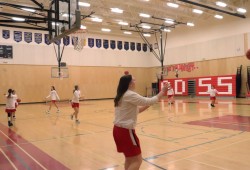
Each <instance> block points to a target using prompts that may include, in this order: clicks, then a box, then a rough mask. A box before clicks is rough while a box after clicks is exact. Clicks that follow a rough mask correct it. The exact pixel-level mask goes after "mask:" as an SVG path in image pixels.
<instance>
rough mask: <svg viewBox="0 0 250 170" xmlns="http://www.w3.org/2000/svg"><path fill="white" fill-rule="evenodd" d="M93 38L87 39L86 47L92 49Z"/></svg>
mask: <svg viewBox="0 0 250 170" xmlns="http://www.w3.org/2000/svg"><path fill="white" fill-rule="evenodd" d="M94 42H95V41H94V38H88V46H89V47H90V48H93V47H94V45H95V44H94Z"/></svg>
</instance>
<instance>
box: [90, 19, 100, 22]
mask: <svg viewBox="0 0 250 170" xmlns="http://www.w3.org/2000/svg"><path fill="white" fill-rule="evenodd" d="M91 20H92V21H94V22H102V19H101V18H92V19H91Z"/></svg>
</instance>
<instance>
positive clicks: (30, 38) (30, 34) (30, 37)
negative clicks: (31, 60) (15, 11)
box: [24, 32, 32, 43]
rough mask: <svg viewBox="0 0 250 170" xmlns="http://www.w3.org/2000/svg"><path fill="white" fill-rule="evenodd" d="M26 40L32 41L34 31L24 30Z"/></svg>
mask: <svg viewBox="0 0 250 170" xmlns="http://www.w3.org/2000/svg"><path fill="white" fill-rule="evenodd" d="M24 41H25V42H27V43H31V42H32V33H31V32H24Z"/></svg>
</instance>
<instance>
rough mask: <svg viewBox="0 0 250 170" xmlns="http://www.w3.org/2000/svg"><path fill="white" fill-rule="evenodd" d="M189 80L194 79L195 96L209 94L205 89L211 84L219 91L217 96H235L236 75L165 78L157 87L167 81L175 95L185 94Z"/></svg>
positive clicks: (209, 87) (186, 93)
mask: <svg viewBox="0 0 250 170" xmlns="http://www.w3.org/2000/svg"><path fill="white" fill-rule="evenodd" d="M189 80H194V81H195V89H196V92H195V95H196V96H209V94H208V93H207V91H208V90H209V89H211V86H212V85H213V86H214V87H215V89H216V90H218V92H219V93H218V94H217V96H229V97H235V96H236V75H222V76H210V77H192V78H183V79H165V80H163V81H161V83H160V85H159V86H160V87H159V88H160V89H161V88H162V86H163V84H164V83H166V82H169V83H170V84H171V85H172V87H173V89H174V92H175V95H180V96H187V95H188V81H189Z"/></svg>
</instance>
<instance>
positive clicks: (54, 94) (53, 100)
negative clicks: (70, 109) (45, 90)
mask: <svg viewBox="0 0 250 170" xmlns="http://www.w3.org/2000/svg"><path fill="white" fill-rule="evenodd" d="M48 98H51V102H50V105H49V110H47V111H46V112H47V113H49V112H50V109H51V106H52V104H53V105H55V106H56V108H57V113H59V111H60V110H59V108H58V106H57V104H56V101H57V100H60V98H59V96H58V94H57V92H56V89H55V87H54V86H51V91H50V93H49V95H48V96H47V97H46V99H48Z"/></svg>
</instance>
